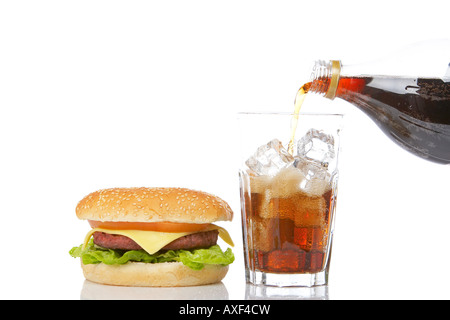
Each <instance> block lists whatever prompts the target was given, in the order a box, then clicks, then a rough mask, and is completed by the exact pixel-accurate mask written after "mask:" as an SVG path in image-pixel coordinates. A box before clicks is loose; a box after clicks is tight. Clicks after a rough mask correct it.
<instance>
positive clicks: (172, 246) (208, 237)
mask: <svg viewBox="0 0 450 320" xmlns="http://www.w3.org/2000/svg"><path fill="white" fill-rule="evenodd" d="M218 236H219V231H217V230H211V231H206V232H198V233H192V234H188V235H187V236H184V237H181V238H178V239H176V240H174V241H172V242H171V243H169V244H167V245H166V246H164V247H163V248H162V249H161V250H179V249H185V250H191V249H200V248H209V247H211V246H213V245H215V244H216V243H217V238H218ZM94 243H95V244H96V245H98V246H100V247H103V248H108V249H122V250H140V249H142V248H141V246H140V245H138V244H137V243H136V242H134V240H132V239H130V238H128V237H126V236H121V235H117V234H109V233H104V232H98V231H97V232H94Z"/></svg>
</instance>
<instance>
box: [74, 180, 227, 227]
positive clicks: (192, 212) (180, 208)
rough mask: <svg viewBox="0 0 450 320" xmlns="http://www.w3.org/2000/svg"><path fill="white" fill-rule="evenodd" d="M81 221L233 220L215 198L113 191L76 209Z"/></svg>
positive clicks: (167, 191)
mask: <svg viewBox="0 0 450 320" xmlns="http://www.w3.org/2000/svg"><path fill="white" fill-rule="evenodd" d="M76 213H77V217H78V218H79V219H88V220H96V221H122V222H161V221H167V222H180V223H212V222H214V221H231V219H232V218H233V211H232V210H231V208H230V206H229V205H228V204H227V203H226V202H225V201H223V200H222V199H220V198H219V197H216V196H214V195H211V194H208V193H206V192H202V191H194V190H190V189H185V188H112V189H104V190H98V191H95V192H93V193H91V194H89V195H87V196H86V197H85V198H83V199H82V200H81V201H80V202H79V203H78V205H77V208H76Z"/></svg>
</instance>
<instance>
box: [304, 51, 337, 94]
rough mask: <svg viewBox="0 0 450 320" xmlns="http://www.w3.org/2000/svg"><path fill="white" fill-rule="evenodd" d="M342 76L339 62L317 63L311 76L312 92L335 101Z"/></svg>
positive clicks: (320, 61) (319, 61)
mask: <svg viewBox="0 0 450 320" xmlns="http://www.w3.org/2000/svg"><path fill="white" fill-rule="evenodd" d="M340 74H341V62H340V61H339V60H330V61H323V60H318V61H316V62H315V64H314V67H313V69H312V74H311V88H310V92H315V93H319V94H322V95H323V96H324V97H325V98H328V99H330V100H333V99H334V98H335V97H336V90H337V87H338V84H339V77H340Z"/></svg>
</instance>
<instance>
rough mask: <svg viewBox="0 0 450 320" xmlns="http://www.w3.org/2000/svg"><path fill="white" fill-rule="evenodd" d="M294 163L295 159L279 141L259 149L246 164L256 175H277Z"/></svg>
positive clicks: (271, 142) (273, 141)
mask: <svg viewBox="0 0 450 320" xmlns="http://www.w3.org/2000/svg"><path fill="white" fill-rule="evenodd" d="M293 162H294V157H293V156H292V155H291V154H290V153H289V152H288V151H287V150H286V149H285V148H284V147H283V144H282V143H281V141H279V140H278V139H274V140H272V141H270V142H269V143H267V144H265V145H263V146H261V147H259V148H258V149H257V150H256V152H255V154H254V155H253V156H251V157H250V158H249V159H248V160H247V161H246V162H245V163H246V165H247V166H248V167H249V168H250V169H251V170H252V171H253V173H255V174H256V175H271V176H273V175H275V174H277V172H278V171H279V170H280V169H282V168H284V167H286V166H288V165H290V164H291V163H293Z"/></svg>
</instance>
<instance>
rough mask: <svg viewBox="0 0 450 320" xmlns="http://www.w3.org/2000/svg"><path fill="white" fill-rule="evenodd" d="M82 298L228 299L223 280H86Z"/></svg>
mask: <svg viewBox="0 0 450 320" xmlns="http://www.w3.org/2000/svg"><path fill="white" fill-rule="evenodd" d="M80 298H81V300H228V299H229V297H228V291H227V288H226V287H225V285H224V284H223V283H222V282H219V283H216V284H210V285H205V286H194V287H171V288H165V287H164V288H163V287H120V286H108V285H103V284H98V283H94V282H91V281H89V280H85V281H84V283H83V288H82V290H81V297H80Z"/></svg>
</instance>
